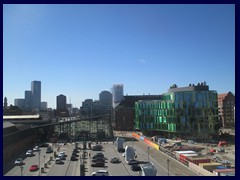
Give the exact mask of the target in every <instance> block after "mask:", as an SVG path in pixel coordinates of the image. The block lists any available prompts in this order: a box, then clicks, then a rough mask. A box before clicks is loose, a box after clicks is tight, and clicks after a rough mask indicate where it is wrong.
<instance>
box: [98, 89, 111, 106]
mask: <svg viewBox="0 0 240 180" xmlns="http://www.w3.org/2000/svg"><path fill="white" fill-rule="evenodd" d="M99 101H100V104H101V105H103V106H112V93H110V92H109V91H102V92H101V93H100V94H99Z"/></svg>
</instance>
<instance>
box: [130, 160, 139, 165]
mask: <svg viewBox="0 0 240 180" xmlns="http://www.w3.org/2000/svg"><path fill="white" fill-rule="evenodd" d="M135 164H138V161H137V160H134V159H132V160H130V161H128V165H135Z"/></svg>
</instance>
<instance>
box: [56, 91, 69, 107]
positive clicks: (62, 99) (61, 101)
mask: <svg viewBox="0 0 240 180" xmlns="http://www.w3.org/2000/svg"><path fill="white" fill-rule="evenodd" d="M66 110H67V97H66V96H64V95H62V94H60V95H58V96H57V111H66Z"/></svg>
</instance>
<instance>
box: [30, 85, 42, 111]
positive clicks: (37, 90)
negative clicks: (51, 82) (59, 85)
mask: <svg viewBox="0 0 240 180" xmlns="http://www.w3.org/2000/svg"><path fill="white" fill-rule="evenodd" d="M32 96H33V108H34V109H41V81H32Z"/></svg>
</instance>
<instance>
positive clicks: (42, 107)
mask: <svg viewBox="0 0 240 180" xmlns="http://www.w3.org/2000/svg"><path fill="white" fill-rule="evenodd" d="M41 109H42V110H47V102H45V101H43V102H41Z"/></svg>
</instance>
